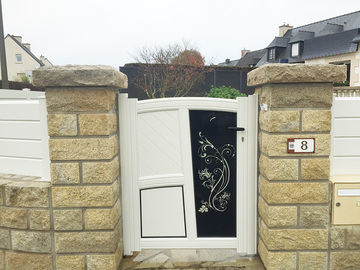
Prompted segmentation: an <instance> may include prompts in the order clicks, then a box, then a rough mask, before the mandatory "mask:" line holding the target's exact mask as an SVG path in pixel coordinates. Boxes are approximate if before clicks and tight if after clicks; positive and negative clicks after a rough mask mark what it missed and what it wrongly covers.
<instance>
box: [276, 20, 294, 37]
mask: <svg viewBox="0 0 360 270" xmlns="http://www.w3.org/2000/svg"><path fill="white" fill-rule="evenodd" d="M293 28H294V27H293V26H290V25H289V24H285V23H284V24H283V25H281V26H279V37H283V36H284V35H285V34H286V32H287V31H288V30H290V29H293Z"/></svg>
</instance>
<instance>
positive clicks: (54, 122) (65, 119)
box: [47, 114, 78, 136]
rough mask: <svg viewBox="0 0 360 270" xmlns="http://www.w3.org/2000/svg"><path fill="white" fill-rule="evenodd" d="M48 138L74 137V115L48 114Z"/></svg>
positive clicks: (75, 128)
mask: <svg viewBox="0 0 360 270" xmlns="http://www.w3.org/2000/svg"><path fill="white" fill-rule="evenodd" d="M47 124H48V133H49V136H76V135H77V132H78V131H77V120H76V114H49V115H48V117H47Z"/></svg>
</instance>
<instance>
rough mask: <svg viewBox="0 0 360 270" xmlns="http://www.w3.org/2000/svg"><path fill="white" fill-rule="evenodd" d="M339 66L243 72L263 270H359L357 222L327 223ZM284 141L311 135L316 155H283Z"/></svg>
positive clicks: (341, 73)
mask: <svg viewBox="0 0 360 270" xmlns="http://www.w3.org/2000/svg"><path fill="white" fill-rule="evenodd" d="M345 71H346V69H345V67H343V66H332V65H303V64H300V65H287V64H275V65H266V66H263V67H260V68H259V69H257V70H255V71H252V72H251V73H249V75H248V83H249V84H250V85H252V86H256V93H257V94H258V95H259V103H260V104H262V108H263V110H261V111H260V114H259V124H260V125H259V126H260V130H259V146H260V147H259V148H260V158H259V169H260V176H259V198H258V213H259V244H258V252H259V254H260V256H261V259H262V260H263V262H264V265H265V266H266V268H267V269H268V270H271V269H284V270H285V269H286V270H289V269H357V267H359V269H360V256H359V255H360V253H359V248H360V245H359V244H360V242H359V240H356V241H355V242H354V239H355V235H357V236H360V234H359V232H360V231H359V229H360V227H359V226H357V227H356V228H355V227H354V226H353V227H349V228H348V227H345V228H342V227H338V226H332V225H331V184H330V182H329V177H330V159H329V156H330V151H331V135H330V131H331V106H332V93H333V87H332V84H331V82H333V81H337V80H343V79H344V78H345ZM264 108H265V109H264ZM288 138H315V153H312V154H289V153H288V152H287V139H288ZM349 235H351V236H352V237H349ZM351 239H352V240H351ZM357 239H360V238H357ZM346 249H349V250H350V249H353V250H352V252H351V251H347V250H346ZM355 249H357V251H356V252H355V251H354V250H355ZM346 267H350V268H346Z"/></svg>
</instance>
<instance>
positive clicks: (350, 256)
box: [330, 251, 360, 270]
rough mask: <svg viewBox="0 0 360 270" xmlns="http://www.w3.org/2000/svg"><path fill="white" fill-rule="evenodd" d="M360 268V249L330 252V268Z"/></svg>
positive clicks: (338, 269) (333, 269) (335, 269)
mask: <svg viewBox="0 0 360 270" xmlns="http://www.w3.org/2000/svg"><path fill="white" fill-rule="evenodd" d="M340 269H344V270H345V269H349V270H350V269H351V270H356V269H360V251H354V252H332V253H331V254H330V270H340Z"/></svg>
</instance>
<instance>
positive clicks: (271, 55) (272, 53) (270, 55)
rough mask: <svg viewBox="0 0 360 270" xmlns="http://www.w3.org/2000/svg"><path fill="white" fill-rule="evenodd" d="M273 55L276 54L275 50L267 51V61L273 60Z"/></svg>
mask: <svg viewBox="0 0 360 270" xmlns="http://www.w3.org/2000/svg"><path fill="white" fill-rule="evenodd" d="M275 53H276V50H275V48H271V49H270V50H269V60H275Z"/></svg>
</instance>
